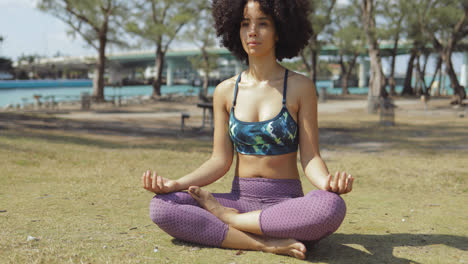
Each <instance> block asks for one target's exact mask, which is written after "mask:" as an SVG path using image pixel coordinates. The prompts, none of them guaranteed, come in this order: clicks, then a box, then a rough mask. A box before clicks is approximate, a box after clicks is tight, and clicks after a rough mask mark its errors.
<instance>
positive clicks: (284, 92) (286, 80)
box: [232, 69, 288, 107]
mask: <svg viewBox="0 0 468 264" xmlns="http://www.w3.org/2000/svg"><path fill="white" fill-rule="evenodd" d="M241 75H242V72H241V73H239V77H237V80H236V87H235V89H234V99H233V100H232V106H233V107H234V106H236V102H237V90H238V88H237V87H238V85H239V81H240V79H241ZM287 89H288V69H286V71H285V72H284V85H283V105H286V92H287Z"/></svg>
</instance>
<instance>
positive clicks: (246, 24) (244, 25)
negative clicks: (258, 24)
mask: <svg viewBox="0 0 468 264" xmlns="http://www.w3.org/2000/svg"><path fill="white" fill-rule="evenodd" d="M241 26H243V27H247V26H249V23H241Z"/></svg>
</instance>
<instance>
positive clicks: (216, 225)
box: [142, 0, 354, 259]
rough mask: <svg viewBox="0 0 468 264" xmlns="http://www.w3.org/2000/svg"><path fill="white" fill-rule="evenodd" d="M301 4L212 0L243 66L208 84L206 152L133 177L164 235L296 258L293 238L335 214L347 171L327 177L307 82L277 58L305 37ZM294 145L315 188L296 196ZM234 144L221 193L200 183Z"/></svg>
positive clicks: (318, 235) (308, 237)
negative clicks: (191, 166) (210, 118)
mask: <svg viewBox="0 0 468 264" xmlns="http://www.w3.org/2000/svg"><path fill="white" fill-rule="evenodd" d="M306 7H307V1H299V0H296V1H286V0H285V1H282V2H280V1H252V0H248V1H247V0H244V1H232V0H218V1H213V15H214V17H215V21H216V28H217V33H218V35H219V36H221V37H222V39H223V44H224V45H225V46H226V47H227V48H228V49H230V50H231V51H232V52H233V54H235V55H236V56H238V57H239V58H240V59H242V60H245V61H246V62H247V64H248V65H249V67H248V69H247V70H246V71H244V72H242V73H241V74H239V75H238V76H234V77H232V78H230V79H228V80H225V81H223V82H222V83H221V84H219V85H218V86H217V87H216V89H215V92H214V97H213V109H214V124H215V130H214V144H213V154H212V156H211V158H210V159H209V160H208V161H206V162H205V163H204V164H203V165H201V166H200V167H199V168H198V169H196V170H195V171H193V172H192V173H190V174H188V175H186V176H184V177H182V178H180V179H178V180H171V179H167V178H164V177H161V176H158V175H157V173H156V172H151V171H147V172H145V173H144V174H143V177H142V181H143V187H144V188H145V189H146V190H148V191H151V192H154V193H156V194H157V195H156V196H155V197H154V198H153V199H152V201H151V204H150V217H151V219H152V220H153V221H154V222H155V223H156V224H157V225H158V226H159V227H160V228H161V229H163V230H164V231H166V232H167V233H169V234H170V235H172V236H174V237H176V238H178V239H182V240H187V241H191V242H196V243H200V244H204V245H209V246H217V247H223V248H232V249H247V250H261V251H265V252H271V253H276V254H285V255H290V256H294V257H296V258H299V259H304V258H305V253H306V247H305V246H304V244H303V242H301V241H317V240H319V239H322V238H324V237H325V236H327V235H329V234H331V233H332V232H334V231H335V230H336V229H338V227H339V225H340V224H341V222H342V221H343V218H344V216H345V212H346V207H345V204H344V201H343V200H342V199H341V197H340V196H339V194H344V193H347V192H350V191H351V188H352V183H353V180H354V179H353V177H352V176H351V175H348V174H347V173H345V172H343V173H340V172H337V173H336V175H335V177H332V176H331V175H330V174H329V172H328V169H327V167H326V165H325V163H324V161H323V160H322V158H321V157H320V153H319V144H318V127H317V98H316V92H315V87H314V84H313V82H312V81H310V80H309V79H307V78H306V77H303V76H302V75H300V74H296V73H294V72H289V71H288V70H287V69H285V68H283V67H282V66H281V65H279V64H278V62H277V61H278V60H282V59H283V58H289V57H293V56H296V55H297V54H298V52H299V51H300V50H301V49H302V48H303V47H304V46H305V45H306V44H307V40H308V39H309V36H310V33H311V28H310V25H309V22H308V20H307V15H308V13H307V8H306ZM298 148H299V150H300V161H301V165H302V167H303V169H304V173H305V176H306V177H307V179H308V180H310V181H311V183H312V184H314V185H315V186H316V187H317V188H318V189H319V190H315V191H311V192H309V193H308V194H306V195H305V196H304V194H303V192H302V187H301V182H300V180H299V173H298V168H297V150H298ZM234 150H236V152H237V154H236V157H237V163H236V170H235V177H234V180H233V184H232V191H231V193H224V194H211V193H209V192H207V191H205V190H203V189H201V188H200V187H202V186H206V185H208V184H210V183H212V182H214V181H216V180H218V179H219V178H221V177H222V176H224V175H225V173H226V172H227V171H228V170H229V168H230V166H231V164H232V161H233V156H234V154H233V152H234ZM181 190H188V192H180V191H181Z"/></svg>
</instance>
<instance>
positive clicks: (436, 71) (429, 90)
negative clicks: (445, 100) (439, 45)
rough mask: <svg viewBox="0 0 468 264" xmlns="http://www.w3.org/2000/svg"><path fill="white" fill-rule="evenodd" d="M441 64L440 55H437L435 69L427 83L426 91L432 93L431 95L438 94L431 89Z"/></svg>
mask: <svg viewBox="0 0 468 264" xmlns="http://www.w3.org/2000/svg"><path fill="white" fill-rule="evenodd" d="M441 66H442V57H440V56H439V57H438V58H437V64H436V70H435V72H434V75H433V76H432V80H431V83H430V84H429V86H428V88H429V89H428V91H427V94H433V95H439V91H438V90H436V92H434V91H432V88H434V87H433V86H434V82H435V79H436V78H437V74H438V73H439V71H440V70H441V69H440V68H441ZM439 83H440V79H439ZM439 87H440V86H439Z"/></svg>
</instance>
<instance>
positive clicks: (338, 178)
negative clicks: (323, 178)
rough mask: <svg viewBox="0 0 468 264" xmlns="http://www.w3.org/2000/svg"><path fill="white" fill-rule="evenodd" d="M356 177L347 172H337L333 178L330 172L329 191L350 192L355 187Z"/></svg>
mask: <svg viewBox="0 0 468 264" xmlns="http://www.w3.org/2000/svg"><path fill="white" fill-rule="evenodd" d="M353 182H354V178H353V176H351V174H347V173H346V172H342V173H340V172H336V174H335V178H334V179H333V177H332V175H331V174H328V181H327V191H329V192H334V193H336V194H345V193H349V192H350V191H351V190H352V189H353Z"/></svg>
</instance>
